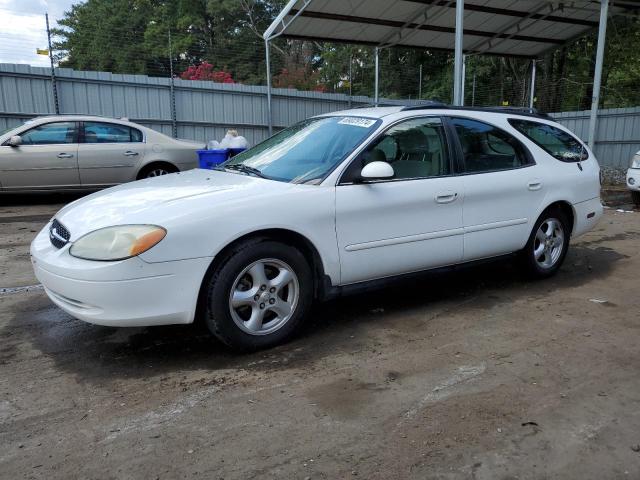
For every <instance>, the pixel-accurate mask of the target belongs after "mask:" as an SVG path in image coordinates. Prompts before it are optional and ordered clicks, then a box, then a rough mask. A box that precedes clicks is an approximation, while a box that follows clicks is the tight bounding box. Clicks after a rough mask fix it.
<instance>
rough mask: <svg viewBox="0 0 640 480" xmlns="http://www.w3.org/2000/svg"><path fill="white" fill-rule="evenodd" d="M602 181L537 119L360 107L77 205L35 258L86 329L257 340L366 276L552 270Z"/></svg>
mask: <svg viewBox="0 0 640 480" xmlns="http://www.w3.org/2000/svg"><path fill="white" fill-rule="evenodd" d="M599 171H600V169H599V166H598V163H597V161H596V159H595V157H594V155H593V153H592V152H591V151H590V150H589V148H588V147H587V146H586V145H585V144H584V143H583V142H581V141H580V140H579V139H578V138H576V137H575V136H574V135H573V134H572V133H571V132H569V131H568V130H567V129H566V128H564V127H562V126H561V125H559V124H557V123H555V122H554V121H552V120H551V119H550V118H548V117H546V116H545V115H539V114H537V113H535V112H532V111H525V110H522V111H518V110H514V109H504V110H501V109H470V108H455V107H446V106H442V105H433V104H432V105H423V106H420V107H382V108H363V109H355V110H349V111H344V112H337V113H331V114H327V115H321V116H318V117H314V118H311V119H308V120H305V121H303V122H300V123H298V124H296V125H294V126H292V127H290V128H287V129H285V130H283V131H281V132H279V133H277V134H276V135H274V136H273V137H271V138H269V139H268V140H266V141H264V142H263V143H261V144H259V145H257V146H255V147H254V148H252V149H250V150H248V151H246V152H244V153H242V154H240V155H238V156H236V157H234V158H232V159H231V160H229V161H227V162H226V163H224V164H222V165H221V166H220V167H219V168H218V169H217V170H199V169H196V170H191V171H188V172H181V173H175V174H171V175H164V176H162V177H158V178H151V179H146V180H140V181H137V182H133V183H129V184H126V185H121V186H117V187H113V188H110V189H107V190H104V191H102V192H98V193H95V194H92V195H89V196H87V197H85V198H82V199H80V200H77V201H75V202H73V203H71V204H70V205H67V206H66V207H64V208H63V209H62V210H60V211H59V212H58V213H57V214H56V215H55V217H54V218H52V219H51V221H50V222H49V223H48V224H47V225H46V227H45V228H44V229H43V230H42V231H41V232H40V233H39V234H38V236H37V237H36V239H35V240H34V241H33V243H32V245H31V255H32V260H33V267H34V269H35V273H36V275H37V277H38V279H39V280H40V281H41V282H42V284H43V285H44V287H45V289H46V292H47V294H48V295H49V297H50V298H51V300H52V301H53V302H55V303H56V304H57V305H58V306H60V308H62V309H63V310H66V311H67V312H69V313H70V314H71V315H73V316H75V317H77V318H79V319H81V320H84V321H87V322H91V323H95V324H100V325H111V326H147V325H161V324H176V323H191V322H193V321H194V320H196V319H201V320H203V321H204V322H206V324H207V326H208V327H209V329H210V330H211V332H212V333H213V334H214V335H215V336H216V337H218V338H219V339H220V340H222V341H223V342H224V343H226V344H227V345H230V346H232V347H234V348H238V349H245V350H246V349H256V348H264V347H269V346H272V345H275V344H277V343H279V342H282V341H284V340H285V339H287V338H288V337H290V336H291V335H292V334H293V332H294V331H295V330H296V328H297V327H299V326H300V324H301V323H302V322H303V321H304V318H305V315H306V314H307V313H308V312H309V309H310V308H311V305H312V302H313V301H314V300H315V299H323V298H327V297H331V296H333V295H336V294H340V293H344V292H347V291H349V290H350V287H354V286H358V287H361V286H362V285H363V284H365V283H366V282H371V281H373V280H380V279H385V278H392V277H396V276H400V275H403V274H408V273H412V272H418V271H423V270H429V269H434V268H439V267H446V266H452V265H456V264H461V263H466V262H471V261H475V260H479V259H487V258H491V257H498V256H502V255H505V254H512V253H517V254H518V255H517V257H519V259H520V260H521V263H522V265H523V267H524V268H526V269H527V270H528V271H529V272H530V273H531V274H532V275H533V276H537V277H548V276H550V275H553V274H554V273H556V271H557V270H558V269H559V268H560V266H561V264H562V262H563V260H564V257H565V255H566V253H567V249H568V248H569V240H570V237H572V236H574V237H575V236H578V235H581V234H583V233H585V232H586V231H588V230H589V229H591V228H593V226H594V225H595V224H596V222H597V221H598V219H599V218H600V217H601V215H602V205H601V203H600V181H599V178H600V176H599ZM376 283H379V282H376Z"/></svg>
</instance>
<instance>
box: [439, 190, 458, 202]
mask: <svg viewBox="0 0 640 480" xmlns="http://www.w3.org/2000/svg"><path fill="white" fill-rule="evenodd" d="M457 198H458V194H457V193H455V192H443V193H439V194H437V195H436V203H451V202H455V200H456V199H457Z"/></svg>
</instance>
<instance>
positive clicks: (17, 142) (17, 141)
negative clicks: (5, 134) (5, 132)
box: [7, 135, 22, 147]
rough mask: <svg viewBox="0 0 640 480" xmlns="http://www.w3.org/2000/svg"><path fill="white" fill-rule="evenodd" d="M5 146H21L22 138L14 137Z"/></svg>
mask: <svg viewBox="0 0 640 480" xmlns="http://www.w3.org/2000/svg"><path fill="white" fill-rule="evenodd" d="M7 145H9V146H10V147H18V146H20V145H22V137H21V136H20V135H14V136H13V137H11V138H10V139H9V141H8V142H7Z"/></svg>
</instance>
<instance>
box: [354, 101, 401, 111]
mask: <svg viewBox="0 0 640 480" xmlns="http://www.w3.org/2000/svg"><path fill="white" fill-rule="evenodd" d="M404 106H405V105H404V104H402V103H382V102H379V103H378V104H377V105H376V104H375V103H363V104H362V105H358V106H357V107H352V108H353V109H354V110H355V109H358V108H377V107H404Z"/></svg>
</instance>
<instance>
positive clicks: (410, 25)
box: [380, 0, 455, 48]
mask: <svg viewBox="0 0 640 480" xmlns="http://www.w3.org/2000/svg"><path fill="white" fill-rule="evenodd" d="M454 1H455V0H448V3H453V2H454ZM432 8H433V5H427V6H426V7H425V6H422V8H420V9H419V10H417V11H416V12H413V14H412V16H411V18H410V19H409V20H407V21H406V22H405V23H404V25H402V26H401V27H398V29H397V30H396V31H395V32H391V33H390V34H389V35H386V36H385V37H383V38H382V40H380V47H382V48H386V47H392V46H393V45H394V44H396V43H398V42H401V41H403V40H404V41H406V40H407V38H409V37H411V36H413V35H415V33H416V32H417V31H419V28H418V27H419V26H422V25H424V24H425V23H426V22H428V21H429V20H431V21H433V20H435V19H436V18H438V16H442V14H443V12H444V11H445V10H446V9H441V10H440V15H438V14H437V13H436V14H435V15H433V16H432V17H429V10H431V9H432ZM421 16H422V17H423V19H422V22H420V23H415V22H417V21H418V18H420V17H421ZM407 29H411V32H410V33H409V35H407V36H406V37H403V36H402V35H403V32H404V31H405V30H407ZM396 36H397V40H396V41H395V42H391V41H390V40H391V39H392V38H393V37H396Z"/></svg>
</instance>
